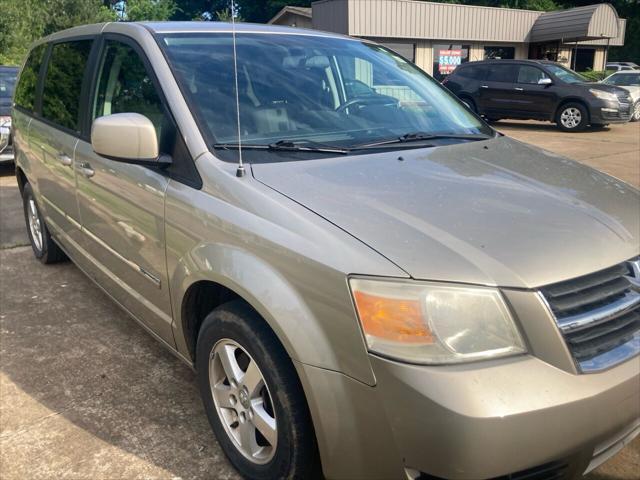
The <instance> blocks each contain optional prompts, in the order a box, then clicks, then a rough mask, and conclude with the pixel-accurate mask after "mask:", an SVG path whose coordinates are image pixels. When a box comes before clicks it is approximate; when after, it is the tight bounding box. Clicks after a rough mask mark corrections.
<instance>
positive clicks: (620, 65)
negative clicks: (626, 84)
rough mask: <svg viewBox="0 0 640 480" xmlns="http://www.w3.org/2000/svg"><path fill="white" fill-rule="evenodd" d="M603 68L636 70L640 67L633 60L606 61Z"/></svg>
mask: <svg viewBox="0 0 640 480" xmlns="http://www.w3.org/2000/svg"><path fill="white" fill-rule="evenodd" d="M605 69H607V70H616V71H618V72H619V71H622V70H638V69H640V67H639V66H638V65H636V64H635V63H633V62H610V63H607V65H606V66H605Z"/></svg>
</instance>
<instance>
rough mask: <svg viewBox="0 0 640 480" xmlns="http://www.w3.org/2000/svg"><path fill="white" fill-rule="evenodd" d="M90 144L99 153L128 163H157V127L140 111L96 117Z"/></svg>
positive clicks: (158, 161) (158, 160)
mask: <svg viewBox="0 0 640 480" xmlns="http://www.w3.org/2000/svg"><path fill="white" fill-rule="evenodd" d="M91 146H92V147H93V151H94V152H96V153H97V154H98V155H102V156H103V157H107V158H109V159H111V160H119V161H123V162H129V163H147V164H149V163H150V164H160V163H161V161H160V158H159V152H158V138H157V136H156V129H155V127H154V126H153V123H151V120H149V119H148V118H147V117H145V116H144V115H140V114H139V113H115V114H113V115H106V116H104V117H99V118H96V119H95V120H94V121H93V125H92V126H91Z"/></svg>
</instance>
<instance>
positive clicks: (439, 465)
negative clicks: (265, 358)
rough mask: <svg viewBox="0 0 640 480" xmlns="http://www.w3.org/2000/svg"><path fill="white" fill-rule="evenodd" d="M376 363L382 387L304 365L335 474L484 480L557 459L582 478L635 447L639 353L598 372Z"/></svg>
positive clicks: (500, 363)
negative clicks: (629, 444) (625, 447)
mask: <svg viewBox="0 0 640 480" xmlns="http://www.w3.org/2000/svg"><path fill="white" fill-rule="evenodd" d="M371 364H372V367H373V371H374V373H375V376H376V379H377V384H376V386H375V387H369V386H367V385H364V384H362V383H360V382H358V381H356V380H353V379H351V378H349V377H346V376H344V375H341V374H339V373H336V372H328V371H326V370H322V369H318V368H314V367H309V366H306V365H302V364H299V365H297V366H298V370H299V373H300V376H301V378H302V381H303V386H304V387H305V391H306V392H307V398H308V399H309V405H310V409H311V412H312V416H313V419H314V425H315V427H316V434H317V438H318V443H319V446H320V452H321V457H322V461H323V469H324V473H325V475H326V476H327V478H380V479H392V478H398V479H400V478H407V472H414V473H416V474H417V473H418V472H420V473H424V474H427V475H431V476H433V477H438V478H442V479H473V480H480V479H490V478H495V477H500V476H502V475H508V474H511V473H514V472H520V471H522V470H526V469H529V468H531V467H536V466H539V465H544V464H548V463H549V462H560V463H561V464H563V465H565V466H564V467H563V469H564V470H563V471H564V473H565V475H566V478H571V477H572V476H576V475H581V474H582V473H583V472H585V470H587V468H588V467H589V465H590V463H591V462H592V461H593V460H594V457H595V458H596V459H605V460H606V458H607V454H609V453H615V451H616V448H617V446H618V445H619V444H620V442H623V441H629V435H631V436H633V433H634V431H633V427H634V425H635V423H636V422H637V421H638V418H640V374H639V372H640V359H638V357H636V358H634V359H631V360H629V361H627V362H625V363H623V364H621V365H619V366H617V367H615V368H613V369H611V370H608V371H606V372H602V373H598V374H590V375H576V374H573V373H568V372H566V371H563V370H561V369H558V368H556V367H554V366H551V365H550V364H548V363H546V362H543V361H542V360H539V359H537V358H535V357H531V356H522V357H517V358H511V359H504V360H496V361H492V362H482V363H477V364H468V365H461V366H449V367H426V366H415V365H407V364H401V363H397V362H393V361H389V360H386V359H382V358H378V357H375V356H371Z"/></svg>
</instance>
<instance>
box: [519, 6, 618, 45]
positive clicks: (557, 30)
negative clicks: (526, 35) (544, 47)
mask: <svg viewBox="0 0 640 480" xmlns="http://www.w3.org/2000/svg"><path fill="white" fill-rule="evenodd" d="M617 36H618V12H616V9H615V8H613V6H612V5H611V4H609V3H600V4H597V5H588V6H586V7H578V8H572V9H570V10H560V11H557V12H548V13H543V14H542V15H540V16H539V17H538V19H537V20H536V22H535V23H534V24H533V28H532V29H531V36H530V40H529V41H531V42H547V41H553V40H561V41H564V42H580V41H583V40H598V39H603V38H616V37H617Z"/></svg>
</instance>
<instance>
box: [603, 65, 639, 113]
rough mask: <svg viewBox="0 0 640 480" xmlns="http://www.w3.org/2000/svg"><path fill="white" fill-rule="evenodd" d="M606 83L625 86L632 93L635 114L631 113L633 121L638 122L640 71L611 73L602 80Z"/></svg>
mask: <svg viewBox="0 0 640 480" xmlns="http://www.w3.org/2000/svg"><path fill="white" fill-rule="evenodd" d="M602 83H603V84H605V85H615V86H616V87H621V88H624V89H625V90H627V91H628V92H629V94H630V95H631V100H632V101H633V114H632V115H631V121H632V122H637V121H639V120H640V71H634V72H629V71H621V72H616V73H614V74H612V75H609V76H608V77H607V78H605V79H604V80H602Z"/></svg>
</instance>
